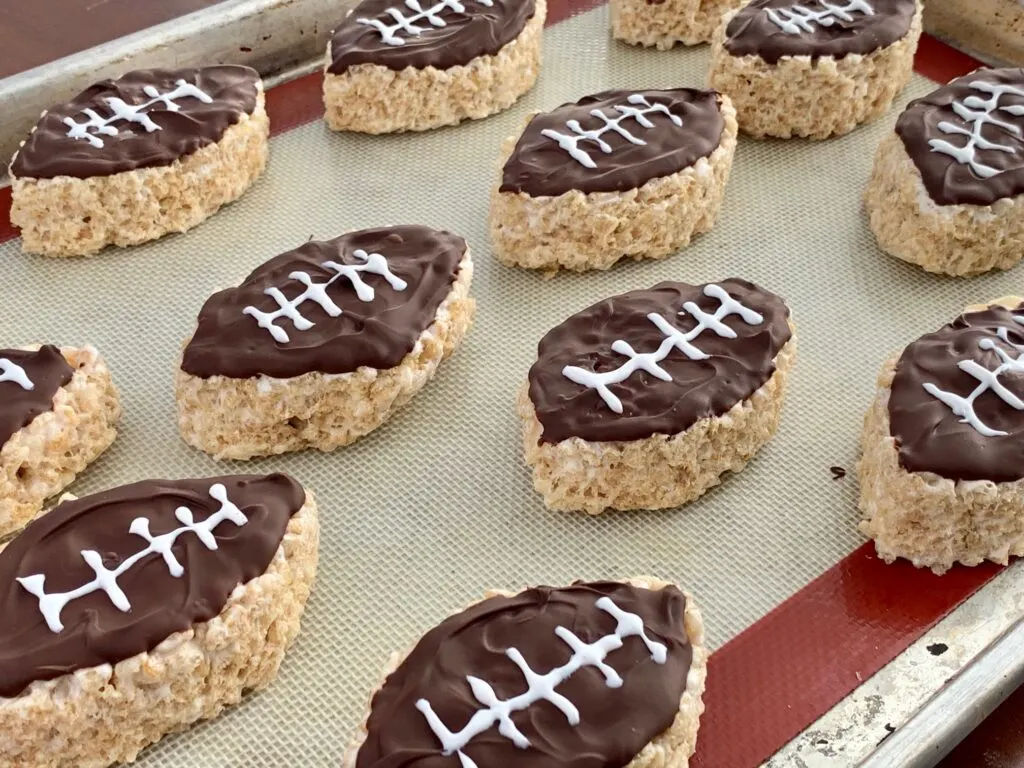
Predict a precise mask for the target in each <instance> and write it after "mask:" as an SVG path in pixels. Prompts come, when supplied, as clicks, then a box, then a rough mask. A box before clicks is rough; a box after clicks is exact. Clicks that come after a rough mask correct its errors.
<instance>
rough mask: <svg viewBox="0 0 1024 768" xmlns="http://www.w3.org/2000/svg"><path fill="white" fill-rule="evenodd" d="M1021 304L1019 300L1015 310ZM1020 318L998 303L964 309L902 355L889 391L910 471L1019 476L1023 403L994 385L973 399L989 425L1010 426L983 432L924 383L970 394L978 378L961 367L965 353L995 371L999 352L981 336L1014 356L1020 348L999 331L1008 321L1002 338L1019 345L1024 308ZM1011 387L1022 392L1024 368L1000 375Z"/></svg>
mask: <svg viewBox="0 0 1024 768" xmlns="http://www.w3.org/2000/svg"><path fill="white" fill-rule="evenodd" d="M1022 310H1024V305H1022V306H1021V307H1018V309H1017V310H1016V312H1017V313H1018V314H1020V313H1021V311H1022ZM1020 317H1021V322H1017V321H1015V320H1014V319H1013V313H1011V312H1010V311H1009V310H1007V309H1005V308H1003V307H992V308H989V309H986V310H984V311H983V312H971V313H969V314H964V315H961V316H960V317H958V318H957V319H956V320H954V321H953V322H952V323H949V324H948V325H945V326H943V327H942V328H940V329H939V330H938V331H936V332H935V333H929V334H927V335H925V336H922V337H921V338H920V339H918V340H917V341H915V342H913V343H912V344H910V345H909V346H908V347H907V348H906V349H905V350H904V351H903V354H902V355H901V356H900V359H899V362H898V363H897V365H896V375H895V376H894V377H893V381H892V393H891V395H890V397H889V421H890V429H891V432H892V435H893V437H895V438H896V444H897V446H898V448H899V461H900V466H901V467H903V468H904V469H905V470H907V471H908V472H934V473H935V474H937V475H940V476H942V477H946V478H949V479H951V480H991V481H993V482H997V483H1004V482H1011V481H1013V480H1019V479H1021V478H1022V477H1024V411H1018V410H1016V409H1015V408H1013V406H1011V405H1010V404H1009V403H1006V402H1004V401H1003V400H1002V399H1000V397H999V396H998V395H997V394H996V393H995V392H993V391H991V390H989V391H987V392H985V393H983V394H981V395H980V396H979V397H978V398H977V399H976V400H975V401H974V411H975V413H977V414H978V417H979V418H980V419H981V421H982V422H984V423H985V424H986V425H988V426H989V427H992V428H993V429H996V430H1000V431H1003V432H1007V433H1008V434H1007V435H1005V436H993V437H986V436H984V435H982V434H981V433H980V432H978V431H977V430H976V429H974V427H972V426H971V425H970V424H968V423H965V422H963V421H961V420H960V417H959V416H957V415H956V414H954V413H953V411H952V410H951V409H950V408H949V406H948V405H946V404H945V403H943V402H942V401H941V400H939V399H938V398H936V397H933V396H932V395H931V394H929V393H928V392H927V391H926V390H925V389H924V385H925V384H928V383H930V384H934V385H935V386H937V387H938V388H939V389H941V390H944V391H946V392H952V393H953V394H955V395H959V396H961V397H967V396H968V395H970V394H971V392H973V391H974V390H975V389H976V388H977V387H978V386H979V381H978V379H976V378H974V377H973V376H971V375H970V374H968V373H965V372H964V371H962V370H960V369H959V368H958V367H957V364H958V363H959V362H960V361H962V360H974V361H976V362H977V363H979V364H980V365H981V366H982V367H983V368H986V369H987V370H990V371H993V370H995V369H996V368H997V367H998V366H999V364H1000V362H1001V361H1000V359H999V357H998V355H997V354H996V352H995V351H993V350H985V349H982V348H981V347H979V346H978V343H979V342H980V341H982V340H984V339H987V340H990V341H994V342H995V344H996V346H998V347H999V348H1000V349H1002V350H1005V351H1006V352H1007V353H1008V354H1009V356H1010V357H1011V358H1016V357H1017V356H1018V355H1019V354H1021V353H1020V352H1019V351H1018V350H1016V349H1014V348H1013V346H1011V345H1010V344H1007V343H1006V342H1003V341H1001V340H999V338H998V337H997V336H996V334H997V332H998V331H999V329H1000V328H1004V329H1006V334H1007V338H1009V339H1010V341H1012V342H1014V343H1015V344H1021V345H1024V324H1022V323H1024V315H1020ZM999 382H1000V383H1002V384H1003V385H1004V386H1005V387H1006V388H1007V389H1008V390H1009V391H1010V392H1012V393H1013V394H1014V395H1016V396H1017V397H1020V398H1024V375H1022V374H1019V373H1018V374H1013V373H1009V372H1007V373H1002V374H1000V376H999Z"/></svg>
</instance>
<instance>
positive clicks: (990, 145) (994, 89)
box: [864, 69, 1024, 277]
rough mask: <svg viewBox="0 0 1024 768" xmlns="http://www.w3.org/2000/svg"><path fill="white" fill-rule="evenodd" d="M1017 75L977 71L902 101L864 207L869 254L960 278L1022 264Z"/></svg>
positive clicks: (1023, 186) (1022, 92)
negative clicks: (871, 239)
mask: <svg viewBox="0 0 1024 768" xmlns="http://www.w3.org/2000/svg"><path fill="white" fill-rule="evenodd" d="M1022 196H1024V69H979V70H977V71H976V72H972V73H971V74H969V75H965V76H964V77H961V78H958V79H956V80H954V81H952V82H951V83H950V84H949V85H945V86H943V87H941V88H939V89H938V90H936V91H934V92H932V93H931V94H929V95H928V96H925V97H924V98H923V99H917V100H916V101H912V102H911V103H910V105H909V106H908V107H907V108H906V110H905V111H904V112H903V114H902V115H900V117H899V120H897V122H896V131H895V132H894V133H891V134H890V135H889V136H888V137H887V138H885V139H883V141H882V143H881V144H880V145H879V147H878V151H877V153H876V155H875V165H874V170H873V171H872V175H871V180H870V182H869V183H868V188H867V191H866V192H865V193H864V203H865V206H866V207H867V212H868V218H869V221H870V223H871V229H872V230H873V231H874V233H875V236H876V237H877V238H878V244H879V245H880V246H881V247H882V248H883V249H884V250H886V251H888V252H889V253H890V254H892V255H893V256H896V257H897V258H900V259H903V260H904V261H909V262H911V263H912V264H917V265H919V266H921V267H923V268H924V269H926V270H928V271H929V272H939V273H943V274H947V275H957V276H961V277H967V276H970V275H977V274H981V273H982V272H987V271H989V270H991V269H1009V268H1010V267H1012V266H1013V265H1014V264H1016V263H1017V262H1018V261H1020V259H1021V256H1024V213H1022V211H1024V208H1022V206H1024V203H1022V199H1024V198H1022Z"/></svg>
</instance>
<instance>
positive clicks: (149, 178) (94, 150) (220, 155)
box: [10, 66, 269, 256]
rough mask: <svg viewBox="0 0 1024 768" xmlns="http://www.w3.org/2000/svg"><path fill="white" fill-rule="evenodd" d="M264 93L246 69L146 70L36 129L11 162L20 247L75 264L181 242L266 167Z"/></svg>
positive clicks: (78, 101)
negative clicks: (170, 239) (165, 239)
mask: <svg viewBox="0 0 1024 768" xmlns="http://www.w3.org/2000/svg"><path fill="white" fill-rule="evenodd" d="M268 125H269V124H268V122H267V115H266V113H265V112H264V110H263V85H262V82H261V81H260V77H259V75H258V74H257V73H256V70H254V69H250V68H249V67H238V66H217V67H202V68H199V69H177V70H166V69H146V70H140V71H137V72H129V73H128V74H126V75H124V76H123V77H120V78H118V79H117V80H104V81H102V82H100V83H97V84H96V85H94V86H92V87H90V88H88V89H86V90H84V91H82V92H81V93H80V94H78V95H77V96H75V97H74V98H73V99H71V101H68V102H66V103H64V104H59V105H57V106H55V107H53V108H51V109H50V110H48V111H47V112H44V113H43V116H42V117H41V118H40V119H39V122H38V123H36V125H35V127H34V128H33V129H32V133H31V134H29V137H28V138H27V139H26V140H25V141H24V142H22V145H21V148H20V149H19V150H18V151H17V152H16V153H15V155H14V159H13V160H12V161H11V166H10V172H11V182H12V193H13V202H12V204H11V223H13V224H14V225H15V226H18V227H20V228H21V237H22V247H23V248H24V250H25V251H27V252H29V253H41V254H44V255H46V256H83V255H88V254H91V253H95V252H96V251H99V250H100V249H102V248H103V247H105V246H107V245H120V246H126V245H136V244H138V243H142V242H145V241H147V240H154V239H156V238H158V237H161V236H163V235H166V234H167V233H168V232H184V231H185V230H187V229H190V228H191V227H194V226H195V225H196V224H199V223H200V222H201V221H203V220H205V219H206V218H207V217H209V216H210V215H211V214H213V213H214V212H215V211H216V210H217V209H218V208H220V207H221V206H222V205H223V204H224V203H229V202H231V201H232V200H234V199H235V198H237V197H238V196H239V195H241V194H242V193H243V192H244V191H245V190H246V189H247V188H248V187H249V185H250V184H251V183H252V182H253V180H254V179H255V178H256V177H257V176H259V175H260V173H261V172H262V171H263V167H264V165H266V162H267V133H268Z"/></svg>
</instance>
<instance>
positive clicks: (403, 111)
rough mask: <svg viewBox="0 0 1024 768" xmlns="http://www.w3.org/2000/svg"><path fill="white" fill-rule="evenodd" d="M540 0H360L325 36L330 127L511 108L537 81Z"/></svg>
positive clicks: (475, 115)
mask: <svg viewBox="0 0 1024 768" xmlns="http://www.w3.org/2000/svg"><path fill="white" fill-rule="evenodd" d="M546 13H547V5H546V2H545V0H405V1H404V2H402V0H362V2H360V3H359V4H358V5H357V6H356V7H355V8H353V9H352V10H351V11H350V12H349V14H348V16H347V17H346V18H345V20H344V21H343V22H342V23H341V25H340V26H339V27H338V28H337V29H336V30H334V34H333V36H332V37H331V40H330V43H329V44H328V46H327V66H326V71H325V73H324V106H325V109H326V115H325V117H326V119H327V125H328V126H330V127H331V128H333V129H334V130H336V131H359V132H361V133H393V132H397V131H426V130H430V129H431V128H439V127H441V126H443V125H454V124H456V123H459V122H461V121H463V120H468V119H474V120H475V119H479V118H482V117H487V116H488V115H493V114H494V113H495V112H501V111H502V110H503V109H508V107H510V106H512V104H513V103H515V101H516V99H518V98H519V97H520V96H522V95H523V94H524V93H526V92H527V91H529V90H530V89H531V88H532V87H533V84H534V83H535V82H536V81H537V74H538V73H539V72H540V64H541V38H542V36H543V30H544V19H545V16H546Z"/></svg>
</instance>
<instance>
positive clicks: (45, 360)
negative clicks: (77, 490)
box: [0, 344, 121, 537]
mask: <svg viewBox="0 0 1024 768" xmlns="http://www.w3.org/2000/svg"><path fill="white" fill-rule="evenodd" d="M120 417H121V405H120V402H119V400H118V396H117V390H115V389H114V384H113V382H112V381H111V379H110V371H109V370H108V369H107V364H106V363H105V362H104V361H103V359H102V358H101V357H100V355H99V353H98V352H97V351H96V350H95V349H94V348H93V347H88V346H86V347H62V348H60V349H58V348H57V347H54V346H52V345H50V344H46V345H44V346H31V347H24V348H21V349H0V537H4V536H6V535H8V534H10V533H13V532H14V531H16V530H18V529H19V528H21V527H22V526H24V525H25V524H26V523H27V522H29V521H30V520H32V519H33V518H34V517H35V516H36V515H38V514H39V512H40V511H41V510H42V508H43V503H44V502H45V501H46V500H47V499H48V498H50V497H51V496H55V495H56V494H58V493H60V492H61V491H62V490H63V489H64V488H66V487H67V486H68V485H70V484H71V481H73V480H74V479H75V475H77V474H78V473H79V472H81V471H82V470H83V469H85V467H86V466H87V465H88V464H89V463H90V462H92V461H93V460H94V459H95V458H97V457H98V456H99V455H100V454H101V453H103V452H104V451H105V450H107V448H108V447H110V444H111V443H113V442H114V438H115V437H116V436H117V430H116V429H115V426H116V424H117V421H118V419H119V418H120Z"/></svg>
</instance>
